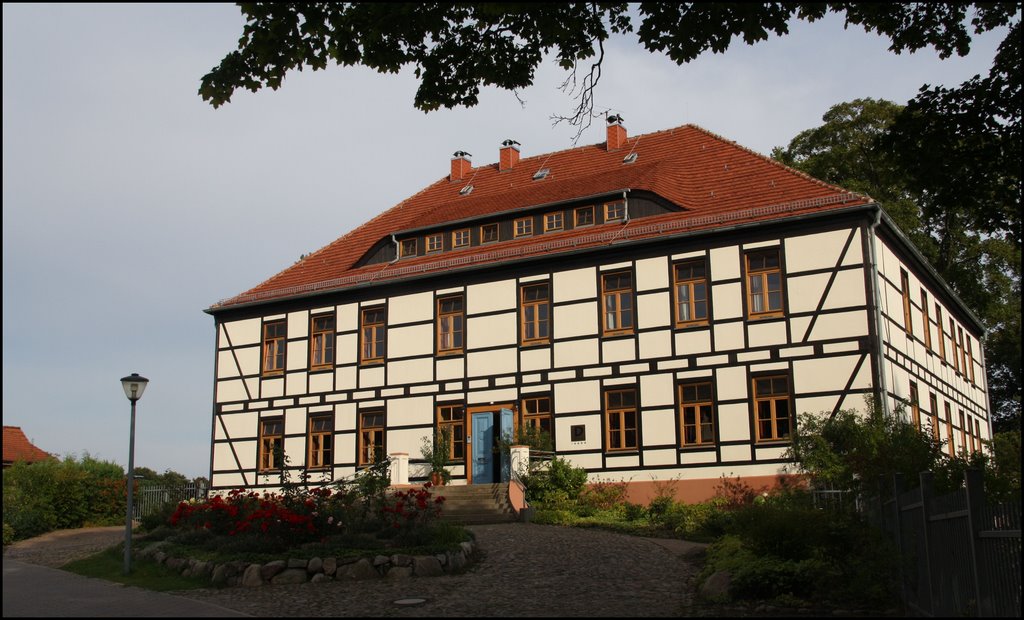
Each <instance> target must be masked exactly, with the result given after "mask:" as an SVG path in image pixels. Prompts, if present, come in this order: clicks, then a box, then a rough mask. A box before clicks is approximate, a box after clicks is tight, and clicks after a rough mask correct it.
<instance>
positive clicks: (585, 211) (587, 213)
mask: <svg viewBox="0 0 1024 620" xmlns="http://www.w3.org/2000/svg"><path fill="white" fill-rule="evenodd" d="M572 216H573V226H574V227H575V228H579V227H580V226H590V225H591V224H593V223H594V207H593V206H589V207H576V208H575V209H573V211H572Z"/></svg>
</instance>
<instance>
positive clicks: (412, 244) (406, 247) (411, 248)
mask: <svg viewBox="0 0 1024 620" xmlns="http://www.w3.org/2000/svg"><path fill="white" fill-rule="evenodd" d="M398 255H399V256H400V257H402V258H405V257H407V256H416V240H415V239H405V240H403V241H402V243H401V244H400V245H399V254H398Z"/></svg>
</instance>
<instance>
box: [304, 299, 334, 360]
mask: <svg viewBox="0 0 1024 620" xmlns="http://www.w3.org/2000/svg"><path fill="white" fill-rule="evenodd" d="M309 334H310V335H309V367H310V369H313V370H316V369H318V368H319V369H322V368H330V367H331V366H333V365H334V313H333V312H332V313H331V314H324V315H322V316H314V317H312V318H311V319H310V327H309Z"/></svg>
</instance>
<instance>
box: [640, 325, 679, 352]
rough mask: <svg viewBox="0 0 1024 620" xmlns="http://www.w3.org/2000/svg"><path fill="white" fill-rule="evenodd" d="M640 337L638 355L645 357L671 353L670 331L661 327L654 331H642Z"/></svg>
mask: <svg viewBox="0 0 1024 620" xmlns="http://www.w3.org/2000/svg"><path fill="white" fill-rule="evenodd" d="M638 338H639V339H640V357H641V358H645V359H650V358H656V357H669V356H671V355H672V332H671V331H669V330H667V329H663V330H658V331H654V332H643V333H641V334H640V335H639V336H638Z"/></svg>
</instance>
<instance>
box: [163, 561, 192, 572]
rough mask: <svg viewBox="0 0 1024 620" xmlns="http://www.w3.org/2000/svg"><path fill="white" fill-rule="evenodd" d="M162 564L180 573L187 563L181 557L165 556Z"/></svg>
mask: <svg viewBox="0 0 1024 620" xmlns="http://www.w3.org/2000/svg"><path fill="white" fill-rule="evenodd" d="M164 564H165V565H166V566H167V568H169V569H171V570H172V571H174V572H176V573H180V572H181V571H182V569H184V568H185V567H186V566H187V565H188V563H187V562H186V561H185V560H184V559H183V558H167V561H166V562H164Z"/></svg>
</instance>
